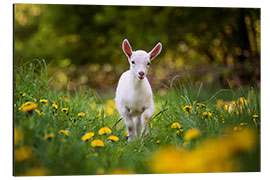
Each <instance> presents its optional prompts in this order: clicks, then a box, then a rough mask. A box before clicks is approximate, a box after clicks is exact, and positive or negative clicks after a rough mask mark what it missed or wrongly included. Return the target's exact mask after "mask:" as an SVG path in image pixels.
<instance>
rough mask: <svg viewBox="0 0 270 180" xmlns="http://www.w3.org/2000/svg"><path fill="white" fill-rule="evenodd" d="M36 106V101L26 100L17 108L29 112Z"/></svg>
mask: <svg viewBox="0 0 270 180" xmlns="http://www.w3.org/2000/svg"><path fill="white" fill-rule="evenodd" d="M36 108H37V104H36V103H33V102H30V101H28V102H26V103H24V104H23V105H22V106H21V107H20V108H19V110H22V111H23V112H30V111H33V110H34V109H36Z"/></svg>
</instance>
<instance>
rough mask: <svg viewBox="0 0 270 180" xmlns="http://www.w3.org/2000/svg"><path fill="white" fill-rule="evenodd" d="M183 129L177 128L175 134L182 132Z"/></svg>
mask: <svg viewBox="0 0 270 180" xmlns="http://www.w3.org/2000/svg"><path fill="white" fill-rule="evenodd" d="M183 131H184V129H179V130H177V131H176V132H175V133H176V134H180V133H181V132H183Z"/></svg>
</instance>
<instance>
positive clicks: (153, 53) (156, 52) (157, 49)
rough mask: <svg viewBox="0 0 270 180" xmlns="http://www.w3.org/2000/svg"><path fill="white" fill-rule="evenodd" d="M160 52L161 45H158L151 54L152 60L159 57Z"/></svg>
mask: <svg viewBox="0 0 270 180" xmlns="http://www.w3.org/2000/svg"><path fill="white" fill-rule="evenodd" d="M159 51H160V45H158V46H157V47H156V48H155V49H154V50H153V51H152V52H151V54H150V59H153V58H154V57H156V56H157V55H158V53H159Z"/></svg>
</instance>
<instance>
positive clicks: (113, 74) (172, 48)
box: [14, 4, 260, 88]
mask: <svg viewBox="0 0 270 180" xmlns="http://www.w3.org/2000/svg"><path fill="white" fill-rule="evenodd" d="M14 12H15V16H14V17H15V19H14V31H15V36H14V37H15V38H14V42H15V49H14V51H15V56H14V57H15V64H17V65H18V64H19V62H20V61H28V60H31V59H33V58H34V57H35V58H39V59H46V60H48V62H50V61H53V63H54V65H55V66H56V68H55V69H54V70H53V72H50V74H53V73H55V72H57V71H59V67H60V68H61V70H62V71H63V72H65V73H66V74H67V76H69V77H71V79H72V80H73V81H75V82H76V83H77V82H78V80H80V79H84V81H83V83H88V84H89V85H90V86H91V87H93V86H94V87H97V88H108V87H111V86H112V85H113V84H116V82H117V80H118V78H117V77H118V76H119V75H120V73H121V72H123V71H124V70H126V69H128V63H127V61H126V57H125V56H124V54H123V52H122V50H121V43H122V41H123V39H124V38H128V39H129V41H130V42H131V44H132V47H133V49H134V50H137V49H145V50H146V51H150V50H151V49H152V48H153V47H154V45H155V44H156V43H157V42H159V41H160V42H162V44H163V51H162V53H161V55H160V57H159V58H158V60H155V63H153V64H156V65H154V66H155V68H154V70H153V74H156V75H158V76H159V79H160V80H161V81H162V82H163V83H165V84H167V81H166V80H167V79H168V76H169V77H172V76H174V75H175V74H181V75H182V76H184V75H185V74H183V73H181V72H182V71H183V70H184V68H186V69H187V70H189V71H190V72H191V76H192V78H193V79H194V81H199V83H200V81H202V80H203V82H206V83H210V84H214V85H217V83H220V84H221V85H222V86H223V87H224V86H227V80H229V81H231V84H232V85H233V86H234V87H237V86H238V85H239V84H243V85H249V84H254V83H259V82H258V81H259V78H260V67H259V64H260V63H259V62H260V9H252V8H199V7H150V6H149V7H144V6H97V5H32V4H16V5H15V11H14ZM78 72H85V73H84V74H87V75H85V76H86V77H87V78H86V77H85V76H84V78H80V76H81V73H78ZM86 72H87V73H86ZM93 77H99V78H95V79H93ZM150 78H151V77H150ZM100 82H102V83H100ZM104 82H107V83H104ZM108 82H111V83H108ZM154 85H155V86H157V87H159V88H160V86H159V85H156V84H154ZM77 86H79V84H77Z"/></svg>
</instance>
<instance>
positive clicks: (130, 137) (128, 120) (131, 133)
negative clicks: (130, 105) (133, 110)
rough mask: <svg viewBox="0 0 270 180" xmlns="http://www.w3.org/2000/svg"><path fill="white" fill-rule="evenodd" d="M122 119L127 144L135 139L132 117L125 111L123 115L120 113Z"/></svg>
mask: <svg viewBox="0 0 270 180" xmlns="http://www.w3.org/2000/svg"><path fill="white" fill-rule="evenodd" d="M122 118H123V119H124V121H125V124H126V128H127V133H128V142H130V141H132V140H133V139H134V137H135V127H134V122H133V120H132V117H131V116H130V114H129V110H128V109H125V111H124V113H122Z"/></svg>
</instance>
